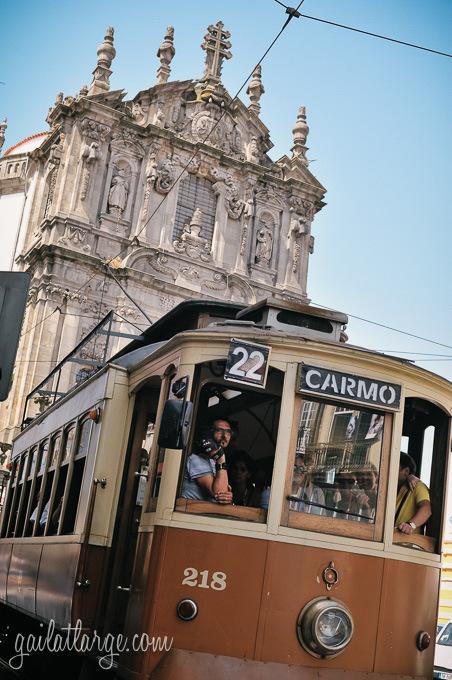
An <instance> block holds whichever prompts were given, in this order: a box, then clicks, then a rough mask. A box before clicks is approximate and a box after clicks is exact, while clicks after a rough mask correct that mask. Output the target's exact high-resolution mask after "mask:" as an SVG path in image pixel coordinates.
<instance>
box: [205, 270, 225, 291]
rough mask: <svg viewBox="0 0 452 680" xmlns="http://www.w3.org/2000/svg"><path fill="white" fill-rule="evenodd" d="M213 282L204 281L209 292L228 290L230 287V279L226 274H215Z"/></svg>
mask: <svg viewBox="0 0 452 680" xmlns="http://www.w3.org/2000/svg"><path fill="white" fill-rule="evenodd" d="M212 278H213V281H203V282H202V285H203V288H208V289H209V290H215V291H220V290H226V288H227V287H228V279H227V276H226V274H221V273H220V272H215V274H214V275H213V277H212Z"/></svg>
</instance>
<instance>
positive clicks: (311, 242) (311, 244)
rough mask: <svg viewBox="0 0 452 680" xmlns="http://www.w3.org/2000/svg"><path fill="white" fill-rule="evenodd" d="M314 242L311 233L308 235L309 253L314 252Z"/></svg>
mask: <svg viewBox="0 0 452 680" xmlns="http://www.w3.org/2000/svg"><path fill="white" fill-rule="evenodd" d="M314 243H315V238H314V236H312V235H311V236H310V237H309V252H310V254H311V255H312V254H313V252H314Z"/></svg>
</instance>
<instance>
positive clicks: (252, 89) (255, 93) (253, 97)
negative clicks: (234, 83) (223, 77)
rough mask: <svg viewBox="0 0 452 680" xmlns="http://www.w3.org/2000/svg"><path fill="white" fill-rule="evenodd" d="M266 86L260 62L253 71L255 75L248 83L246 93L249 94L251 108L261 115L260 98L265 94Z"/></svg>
mask: <svg viewBox="0 0 452 680" xmlns="http://www.w3.org/2000/svg"><path fill="white" fill-rule="evenodd" d="M264 92H265V90H264V86H263V85H262V67H261V65H260V64H258V65H257V66H256V68H255V69H254V71H253V75H252V77H251V80H250V84H249V85H248V89H247V91H246V94H247V95H248V96H249V98H250V101H251V104H250V105H249V107H248V108H249V110H250V111H252V112H253V113H255V114H256V116H258V115H259V112H260V110H261V105H260V104H259V101H260V98H261V97H262V95H263V94H264Z"/></svg>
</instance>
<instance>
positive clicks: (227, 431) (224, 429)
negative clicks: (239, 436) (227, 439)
mask: <svg viewBox="0 0 452 680" xmlns="http://www.w3.org/2000/svg"><path fill="white" fill-rule="evenodd" d="M213 431H214V432H221V434H232V430H231V429H230V428H229V427H214V428H213Z"/></svg>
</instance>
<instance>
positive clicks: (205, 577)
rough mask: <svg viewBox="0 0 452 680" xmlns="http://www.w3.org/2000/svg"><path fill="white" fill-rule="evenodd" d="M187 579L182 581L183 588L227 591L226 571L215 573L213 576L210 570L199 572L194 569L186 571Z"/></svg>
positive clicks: (189, 568) (190, 568) (188, 568)
mask: <svg viewBox="0 0 452 680" xmlns="http://www.w3.org/2000/svg"><path fill="white" fill-rule="evenodd" d="M184 576H185V578H183V579H182V585H183V586H190V587H191V588H207V589H209V588H211V589H212V590H225V588H226V574H225V573H224V571H214V572H213V573H212V574H211V573H210V572H209V570H208V569H203V570H202V571H198V570H197V569H195V568H194V567H187V568H186V569H184Z"/></svg>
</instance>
